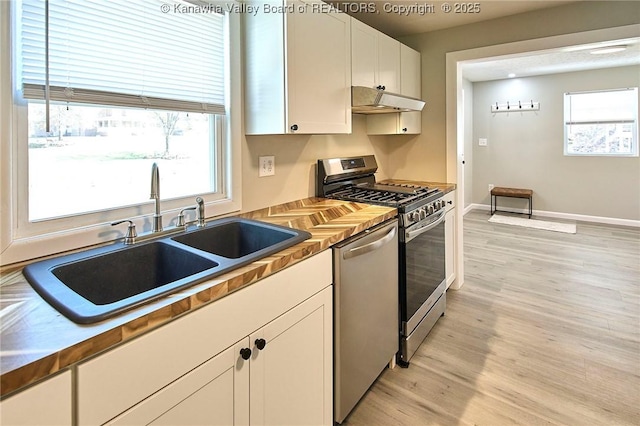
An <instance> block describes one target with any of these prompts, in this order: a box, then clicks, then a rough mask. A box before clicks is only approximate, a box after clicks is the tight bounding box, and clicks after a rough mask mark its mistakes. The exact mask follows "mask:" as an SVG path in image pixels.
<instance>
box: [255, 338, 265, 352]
mask: <svg viewBox="0 0 640 426" xmlns="http://www.w3.org/2000/svg"><path fill="white" fill-rule="evenodd" d="M265 346H267V341H266V340H264V339H256V348H258V350H263V349H264V347H265Z"/></svg>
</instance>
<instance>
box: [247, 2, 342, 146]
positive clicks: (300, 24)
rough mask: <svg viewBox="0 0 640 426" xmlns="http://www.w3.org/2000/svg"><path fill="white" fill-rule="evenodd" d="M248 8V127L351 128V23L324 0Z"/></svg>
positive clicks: (258, 130)
mask: <svg viewBox="0 0 640 426" xmlns="http://www.w3.org/2000/svg"><path fill="white" fill-rule="evenodd" d="M263 6H265V7H260V9H259V12H258V13H257V14H255V15H253V14H250V13H245V14H243V19H244V28H245V113H246V117H245V132H246V134H249V135H258V134H294V133H300V134H330V133H351V49H350V46H351V25H350V18H349V16H348V15H346V14H344V13H341V12H339V11H334V10H332V11H330V12H329V11H328V5H327V4H326V3H324V2H321V1H304V2H302V1H285V0H283V1H282V2H273V1H271V2H264V4H263Z"/></svg>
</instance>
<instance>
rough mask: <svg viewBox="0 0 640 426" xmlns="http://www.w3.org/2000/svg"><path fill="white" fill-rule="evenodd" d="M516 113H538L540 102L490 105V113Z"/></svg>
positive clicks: (509, 102)
mask: <svg viewBox="0 0 640 426" xmlns="http://www.w3.org/2000/svg"><path fill="white" fill-rule="evenodd" d="M518 111H540V102H534V101H533V100H530V101H515V102H511V101H508V102H505V103H501V104H499V103H498V102H496V103H494V104H491V112H518Z"/></svg>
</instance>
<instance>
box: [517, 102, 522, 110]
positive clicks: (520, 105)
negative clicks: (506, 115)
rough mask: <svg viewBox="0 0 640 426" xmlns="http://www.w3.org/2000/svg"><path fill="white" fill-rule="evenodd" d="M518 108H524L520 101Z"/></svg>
mask: <svg viewBox="0 0 640 426" xmlns="http://www.w3.org/2000/svg"><path fill="white" fill-rule="evenodd" d="M518 108H520V109H522V104H521V103H520V101H518Z"/></svg>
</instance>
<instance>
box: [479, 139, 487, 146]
mask: <svg viewBox="0 0 640 426" xmlns="http://www.w3.org/2000/svg"><path fill="white" fill-rule="evenodd" d="M478 145H480V146H487V138H480V139H478Z"/></svg>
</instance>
